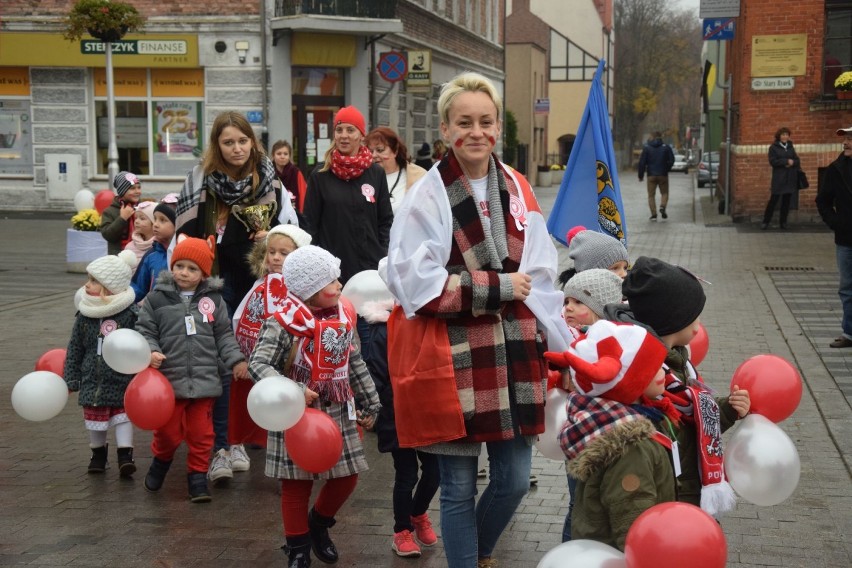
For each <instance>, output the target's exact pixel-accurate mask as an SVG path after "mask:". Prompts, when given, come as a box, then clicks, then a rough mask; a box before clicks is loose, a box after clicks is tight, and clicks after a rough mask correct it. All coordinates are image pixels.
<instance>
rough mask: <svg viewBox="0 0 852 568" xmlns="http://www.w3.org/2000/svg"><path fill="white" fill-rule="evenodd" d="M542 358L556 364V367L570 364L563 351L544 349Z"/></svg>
mask: <svg viewBox="0 0 852 568" xmlns="http://www.w3.org/2000/svg"><path fill="white" fill-rule="evenodd" d="M544 358H545V359H547V360H548V361H549V362H551V363H553V364H554V365H556V366H557V367H562V368H565V367H568V366H569V365H570V360H569V359H568V357H567V356H566V354H565V353H559V352H557V351H545V352H544Z"/></svg>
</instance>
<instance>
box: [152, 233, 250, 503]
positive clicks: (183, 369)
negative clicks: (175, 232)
mask: <svg viewBox="0 0 852 568" xmlns="http://www.w3.org/2000/svg"><path fill="white" fill-rule="evenodd" d="M214 247H215V241H214V240H213V237H210V238H208V239H207V240H203V239H194V238H186V237H184V236H183V235H181V237H179V238H178V242H177V246H175V249H174V252H173V253H172V260H171V265H170V268H171V272H167V271H165V270H164V271H163V272H161V273H160V276H159V277H158V279H157V285H156V286H155V287H154V290H153V291H152V292H151V293H149V294H148V296H146V298H145V304H144V305H143V307H142V311H141V312H140V314H139V321H138V322H137V324H136V329H137V330H138V331H139V332H140V333H141V334H142V335H143V336H144V337H145V338H146V339H147V340H148V345H149V346H150V347H151V367H153V368H155V369H160V372H162V373H163V375H165V376H166V378H167V379H168V380H169V382H170V383H171V384H172V388H173V389H174V392H175V409H174V412H173V413H172V416H171V418H170V419H169V421H168V422H167V423H166V424H165V425H164V426H163V427H161V428H158V429H157V430H154V439H153V440H152V442H151V453H152V454H153V455H154V461H153V462H152V463H151V467H150V468H149V469H148V474H147V475H146V476H145V489H147V490H148V491H158V490H159V489H160V488H161V487H162V486H163V482H164V481H165V478H166V474H167V473H168V471H169V468H170V467H171V465H172V460H173V458H174V455H175V451H176V450H177V448H178V446H180V444H181V442H183V441H186V445H187V458H186V461H187V481H188V486H189V497H190V500H191V501H192V502H193V503H206V502H208V501H210V500H211V495H210V491H209V490H208V488H207V463H208V461H209V459H210V451H211V450H212V449H213V423H212V422H211V420H210V414H211V412H212V411H213V401H214V400H215V399H216V397H218V396H219V395H220V394H222V379H221V378H220V376H219V368H218V365H217V361H218V360H219V359H221V360H222V361H223V362H224V363H225V365H227V366H228V367H231V368H233V371H234V378H236V379H247V378H248V368H247V364H246V360H245V357H244V356H243V354H242V353H241V352H240V348H239V346H238V345H237V341H236V339H234V334H233V332H232V330H231V322H230V319H229V318H228V309H227V307H226V306H225V302H224V300H223V299H222V294H221V289H222V284H223V283H222V280H221V279H220V278H210V270H211V269H212V268H213V258H214V252H213V251H214Z"/></svg>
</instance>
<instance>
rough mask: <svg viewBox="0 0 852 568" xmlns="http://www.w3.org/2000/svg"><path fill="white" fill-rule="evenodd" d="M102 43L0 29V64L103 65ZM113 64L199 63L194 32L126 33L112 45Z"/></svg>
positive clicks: (184, 65) (27, 65) (167, 64)
mask: <svg viewBox="0 0 852 568" xmlns="http://www.w3.org/2000/svg"><path fill="white" fill-rule="evenodd" d="M104 49H105V44H104V43H102V42H100V41H97V40H95V39H93V38H88V37H87V38H83V39H81V40H79V41H68V40H66V39H65V38H63V37H62V35H61V34H59V33H44V32H0V67H3V66H16V67H17V66H26V67H106V56H105V51H104ZM112 53H113V65H114V66H115V67H137V68H149V67H150V68H157V67H198V36H197V35H194V34H140V35H128V36H126V37H125V38H123V39H122V40H121V41H119V42H116V43H115V45H114V46H113V51H112Z"/></svg>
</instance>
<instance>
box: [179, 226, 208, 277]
mask: <svg viewBox="0 0 852 568" xmlns="http://www.w3.org/2000/svg"><path fill="white" fill-rule="evenodd" d="M215 250H216V239H215V237H213V236H212V235H211V236H209V237H207V240H204V239H195V238H192V237H187V236H186V235H178V239H177V245H175V250H174V252H172V261H171V264H169V268H170V269H173V268H174V266H175V263H176V262H177V261H179V260H189V261H192V262H194V263H195V264H197V265H198V268H199V269H200V270H201V273H202V274H203V275H204V277H205V278H208V277H209V276H210V271H211V270H212V269H213V258H214V257H215V256H216V253H215Z"/></svg>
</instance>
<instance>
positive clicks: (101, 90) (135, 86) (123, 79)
mask: <svg viewBox="0 0 852 568" xmlns="http://www.w3.org/2000/svg"><path fill="white" fill-rule="evenodd" d="M94 76H95V96H96V97H105V96H107V84H106V69H95V72H94ZM112 84H113V89H114V90H115V96H116V97H145V96H147V95H148V71H147V70H146V69H114V70H113V74H112Z"/></svg>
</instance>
